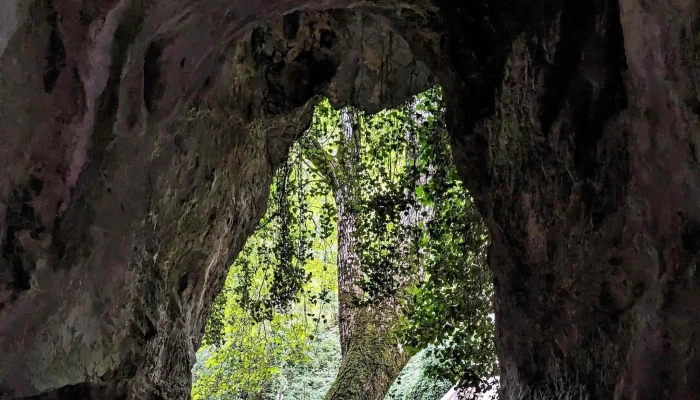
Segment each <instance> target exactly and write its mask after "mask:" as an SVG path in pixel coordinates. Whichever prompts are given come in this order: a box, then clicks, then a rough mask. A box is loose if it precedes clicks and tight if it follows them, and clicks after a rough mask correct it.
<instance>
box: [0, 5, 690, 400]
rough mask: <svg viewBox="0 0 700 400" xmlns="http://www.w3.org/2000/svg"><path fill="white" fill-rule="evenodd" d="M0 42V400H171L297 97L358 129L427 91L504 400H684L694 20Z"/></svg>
mask: <svg viewBox="0 0 700 400" xmlns="http://www.w3.org/2000/svg"><path fill="white" fill-rule="evenodd" d="M0 15H2V16H1V17H0V170H2V174H0V246H1V247H2V248H1V249H0V251H1V255H2V256H1V258H0V354H2V360H1V361H0V397H7V398H23V397H28V396H35V395H36V396H38V397H39V398H56V399H60V398H66V399H68V398H70V399H73V398H90V397H92V398H100V399H102V398H134V399H176V398H186V397H187V396H188V392H189V379H190V378H189V370H190V367H191V365H192V362H193V357H194V351H195V349H196V347H197V346H198V344H199V341H200V339H201V332H202V329H203V324H204V321H205V318H206V312H207V310H208V308H209V306H210V303H211V301H212V299H213V296H214V295H215V294H216V292H217V291H218V290H219V288H220V286H221V284H222V279H223V276H224V274H225V271H226V268H227V266H228V265H230V263H231V261H232V260H233V259H234V258H235V256H236V254H237V252H238V250H239V249H240V247H241V246H242V245H243V243H244V241H245V239H246V238H247V236H248V235H249V234H250V232H251V230H252V229H253V226H254V224H255V222H256V221H257V219H258V218H259V217H260V216H261V215H262V213H263V212H264V208H265V199H266V196H267V190H268V185H269V182H270V179H271V175H272V172H273V170H274V168H275V167H276V166H277V165H278V164H279V163H280V162H281V160H282V159H283V158H284V156H285V154H286V152H287V149H288V147H289V145H290V144H291V143H292V142H293V140H294V139H295V138H296V137H297V136H298V135H299V134H300V133H301V132H302V131H303V130H304V128H305V127H306V126H307V125H308V123H309V118H310V113H311V111H312V108H313V105H314V102H315V101H316V100H317V99H318V97H317V96H320V95H327V96H329V97H330V98H331V99H332V100H333V102H334V103H335V104H337V105H342V104H347V103H353V104H356V105H359V106H361V107H363V108H365V109H367V110H369V111H374V110H377V109H379V108H381V107H384V106H391V105H395V104H397V103H398V102H400V101H401V100H403V99H405V98H406V97H407V96H408V95H409V94H411V93H414V92H416V91H418V90H421V89H423V88H425V87H426V86H427V85H428V82H429V80H430V75H431V74H430V73H429V72H428V71H429V70H430V71H432V76H435V77H436V78H437V79H438V80H439V82H440V83H441V84H442V85H443V87H444V89H445V95H446V98H447V101H448V106H449V116H450V128H451V131H452V133H453V136H454V144H455V155H456V158H457V160H458V164H459V167H460V172H461V174H462V177H463V178H464V180H465V182H466V184H467V186H468V187H469V189H470V191H471V192H472V194H473V195H474V196H475V198H476V199H477V201H478V203H479V206H480V209H481V211H482V213H483V215H484V217H485V220H486V222H487V224H488V225H489V227H490V230H491V232H492V235H493V241H494V245H493V248H492V251H491V261H490V262H491V265H492V268H493V270H494V274H495V277H496V291H497V298H496V310H497V325H498V345H499V358H500V361H501V366H502V378H501V379H502V382H504V384H505V386H506V388H507V390H506V392H507V393H505V396H506V398H519V397H523V396H524V394H526V393H530V394H532V392H533V391H539V392H542V393H550V395H551V393H552V391H553V390H554V389H556V388H558V389H556V390H559V391H560V393H558V394H557V395H556V396H557V397H561V396H562V393H561V391H562V390H568V391H578V392H580V391H585V392H588V393H589V394H590V396H591V398H601V399H607V398H621V399H658V398H673V399H692V398H695V396H696V393H698V392H700V387H698V385H700V383H698V382H700V379H698V378H700V376H698V371H700V355H698V350H700V323H698V322H697V321H700V302H698V300H697V299H699V298H700V280H699V279H698V276H697V262H698V254H699V252H700V208H699V207H698V204H700V193H699V191H700V168H699V166H698V155H699V154H698V151H699V150H698V145H697V141H698V139H699V138H698V135H699V133H698V127H699V124H700V121H699V120H698V119H699V118H700V117H698V114H699V113H700V111H699V110H700V101H699V100H698V93H699V91H698V88H697V79H698V77H699V75H698V68H697V66H698V43H700V42H699V41H698V34H699V33H698V27H699V24H698V22H697V19H698V4H697V2H695V1H691V0H671V1H653V0H652V1H639V0H619V1H612V0H610V1H603V0H594V1H591V2H575V1H559V2H558V1H550V0H536V1H506V0H482V1H469V2H463V1H448V0H424V1H419V0H414V1H392V0H384V1H360V0H354V1H351V0H336V1H330V0H325V1H311V0H260V1H255V2H254V1H248V2H242V1H241V2H238V1H223V0H200V1H181V0H175V1H165V0H140V1H139V0H131V1H129V0H121V1H119V0H104V1H94V2H74V1H70V0H36V1H25V2H17V1H5V2H3V3H2V4H1V5H0ZM562 382H564V383H562ZM555 398H556V397H555Z"/></svg>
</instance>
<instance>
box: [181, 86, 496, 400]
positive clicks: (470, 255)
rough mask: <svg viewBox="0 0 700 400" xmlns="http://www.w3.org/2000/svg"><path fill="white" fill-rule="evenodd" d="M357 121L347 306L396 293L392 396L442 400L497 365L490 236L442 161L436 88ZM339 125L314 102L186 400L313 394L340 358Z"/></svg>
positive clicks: (449, 164) (479, 381)
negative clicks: (398, 363)
mask: <svg viewBox="0 0 700 400" xmlns="http://www.w3.org/2000/svg"><path fill="white" fill-rule="evenodd" d="M355 123H356V124H357V127H356V128H357V130H358V132H360V135H359V136H358V138H359V140H360V141H361V143H360V148H361V149H362V151H361V153H360V156H359V163H360V164H361V168H359V175H358V176H357V177H355V178H356V179H354V184H356V185H357V189H358V190H357V192H358V193H359V194H360V195H359V198H357V199H355V201H354V202H353V203H351V204H350V207H354V208H356V209H355V210H354V211H356V214H357V215H358V216H359V219H358V230H357V232H356V235H357V238H356V239H357V242H358V245H357V246H358V248H357V249H356V251H357V253H358V254H359V255H360V257H361V259H362V262H361V264H362V267H363V274H364V278H363V281H362V282H361V287H362V289H363V293H365V295H366V296H365V298H363V299H358V304H359V303H360V302H364V303H371V302H373V301H376V300H377V299H378V298H382V297H386V296H392V297H394V298H397V299H399V301H400V303H401V304H402V307H403V311H404V317H403V318H402V320H401V326H400V329H399V330H398V332H396V333H398V334H399V335H401V338H402V340H403V342H404V343H405V344H406V347H407V348H408V349H409V350H410V351H411V352H412V353H418V354H419V355H418V356H417V357H414V360H415V361H412V364H410V365H411V367H407V369H406V371H405V373H404V375H403V377H402V378H401V380H400V382H401V383H397V385H398V386H396V385H395V386H396V387H395V388H394V389H392V390H393V391H392V392H391V394H390V397H389V399H391V400H394V399H396V400H398V399H409V398H411V399H422V398H425V399H428V398H431V399H432V398H439V396H441V395H442V394H443V393H444V392H445V391H446V390H447V388H448V387H445V386H449V385H448V384H447V382H460V383H461V384H462V385H464V386H479V385H482V386H485V378H487V377H490V376H492V375H493V374H494V373H495V370H496V359H495V349H494V327H493V323H492V321H491V320H490V317H489V316H490V314H491V313H492V308H493V307H492V304H491V302H492V295H493V287H492V282H491V275H490V272H489V269H488V268H487V265H486V249H487V247H488V245H489V239H488V234H487V231H486V229H485V228H484V226H483V223H482V221H481V218H480V216H479V214H478V212H477V210H476V207H475V205H474V204H473V201H472V199H471V197H470V196H469V194H468V193H467V191H466V190H465V188H464V187H463V186H462V183H461V181H460V180H459V177H458V174H457V171H456V168H455V166H454V163H453V160H452V154H451V150H450V146H449V140H448V135H447V131H446V128H445V118H444V105H443V103H442V99H441V92H440V90H439V89H433V90H430V91H428V92H426V93H423V94H421V95H419V96H417V97H416V98H415V99H413V100H411V101H409V102H407V103H406V104H404V105H403V106H401V107H399V108H397V109H394V110H387V111H383V112H381V113H378V114H376V115H371V116H369V115H364V114H362V113H359V112H358V113H357V118H356V119H355ZM342 129H343V125H342V121H341V115H340V112H339V111H337V110H334V109H333V108H332V107H331V106H330V104H329V103H328V102H327V101H324V102H322V103H321V104H320V105H319V106H318V107H317V110H316V113H315V115H314V119H313V123H312V125H311V128H310V129H309V131H308V132H307V134H306V135H305V136H304V137H303V138H302V139H301V140H300V141H299V143H298V144H297V145H295V146H294V148H293V149H292V152H291V154H290V156H289V158H288V160H287V162H286V163H285V164H284V165H283V166H282V167H281V169H280V171H279V172H278V174H277V176H276V178H275V180H274V182H273V186H272V191H271V194H270V202H269V203H270V208H269V210H268V212H267V214H266V216H265V217H264V218H263V220H262V221H261V223H260V226H259V229H258V230H257V232H256V234H255V235H254V236H253V237H252V238H251V239H249V241H248V242H247V243H246V246H245V248H244V250H243V251H242V252H241V254H240V255H239V257H238V259H237V261H236V263H235V264H234V265H233V267H232V269H231V272H230V274H229V276H228V278H227V282H226V286H225V289H224V291H223V292H222V294H221V295H219V296H218V297H217V299H216V301H215V304H214V307H213V310H212V314H211V317H210V319H209V321H208V324H207V327H206V331H205V338H204V347H203V349H202V350H200V353H199V357H200V358H201V360H200V361H198V363H197V366H196V367H195V370H194V387H193V397H194V398H195V399H268V398H275V396H276V395H277V394H278V393H284V395H285V399H307V398H308V399H318V398H321V397H322V393H323V392H324V391H325V390H326V389H327V388H328V386H329V385H330V383H331V381H332V378H333V376H334V374H335V372H336V370H337V364H338V362H339V351H337V347H335V346H337V338H336V339H335V341H332V340H330V338H331V337H332V336H333V335H335V334H337V333H332V332H336V331H337V330H336V331H333V329H336V328H335V323H336V322H335V320H336V315H335V313H336V312H337V311H336V307H337V303H336V299H335V297H336V293H337V271H336V259H335V258H336V250H335V247H336V223H337V216H336V209H335V205H334V202H333V198H332V191H331V187H332V185H333V183H334V182H333V180H334V179H335V178H337V174H338V173H340V169H339V168H335V169H334V167H333V165H334V162H336V163H337V162H342V160H337V158H338V156H339V152H338V148H339V145H341V140H342V132H343V131H342ZM422 349H425V350H423V351H421V350H422ZM440 391H442V392H443V393H440V394H439V395H438V396H437V397H421V396H433V395H434V394H435V393H438V392H440ZM391 396H393V397H391ZM411 396H413V397H411Z"/></svg>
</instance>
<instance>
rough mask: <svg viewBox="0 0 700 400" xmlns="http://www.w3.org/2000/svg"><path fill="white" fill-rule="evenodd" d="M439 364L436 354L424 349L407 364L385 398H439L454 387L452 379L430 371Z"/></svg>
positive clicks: (400, 399)
mask: <svg viewBox="0 0 700 400" xmlns="http://www.w3.org/2000/svg"><path fill="white" fill-rule="evenodd" d="M437 364H438V360H437V359H436V358H435V356H433V355H431V354H430V353H429V352H428V350H427V349H426V350H422V351H420V352H419V353H418V354H416V355H415V356H413V357H412V358H411V360H410V361H409V362H408V364H406V367H404V369H403V371H401V374H400V375H399V376H398V378H396V381H395V382H394V384H393V385H392V387H391V389H389V393H388V394H387V396H386V397H385V398H384V400H422V399H425V400H439V399H440V398H442V396H443V395H444V394H445V393H447V391H448V390H450V388H451V387H452V383H451V382H450V381H447V380H444V379H440V378H435V377H434V375H432V374H430V373H429V372H428V371H429V370H430V369H432V368H433V367H434V366H435V365H437Z"/></svg>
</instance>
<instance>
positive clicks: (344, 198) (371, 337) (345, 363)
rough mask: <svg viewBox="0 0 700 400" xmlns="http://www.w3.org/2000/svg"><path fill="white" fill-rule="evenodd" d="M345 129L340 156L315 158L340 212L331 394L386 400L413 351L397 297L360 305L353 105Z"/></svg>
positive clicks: (317, 152)
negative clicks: (401, 332) (405, 344)
mask: <svg viewBox="0 0 700 400" xmlns="http://www.w3.org/2000/svg"><path fill="white" fill-rule="evenodd" d="M341 119H342V125H343V132H342V134H341V138H340V144H339V146H338V155H337V157H336V158H335V159H331V158H330V157H329V156H328V155H327V154H325V152H323V151H322V150H321V149H312V150H311V152H310V153H311V158H312V162H314V164H315V165H316V167H317V168H318V171H319V172H324V176H325V177H326V179H327V180H328V181H329V183H331V187H332V190H333V197H334V199H335V205H336V210H337V215H338V225H337V233H338V258H337V266H338V324H339V327H340V347H341V353H342V359H341V365H340V369H339V371H338V375H337V377H336V380H335V382H334V383H333V386H332V388H331V389H330V390H329V392H328V393H327V394H326V399H328V400H331V399H334V400H335V399H337V400H340V399H358V400H361V399H368V400H369V399H372V400H374V399H383V398H384V396H386V393H387V392H388V390H389V387H390V386H391V383H392V382H393V381H394V379H396V377H397V376H398V374H399V373H400V372H401V370H402V369H403V367H404V366H405V364H406V363H407V362H408V359H409V357H408V355H407V354H406V353H405V352H404V351H403V349H402V348H401V345H400V343H399V341H398V340H397V338H396V337H395V336H394V335H393V330H394V329H395V328H396V326H397V324H398V320H399V316H400V307H399V305H398V303H397V302H396V300H395V299H393V298H385V299H382V300H380V301H377V302H372V303H371V304H369V305H364V304H362V305H358V301H359V300H362V299H363V295H364V293H363V291H362V289H361V288H360V287H359V286H358V282H359V280H360V279H361V278H362V266H361V260H360V257H359V256H358V254H357V252H356V246H357V243H358V239H357V222H358V215H357V212H358V211H357V207H356V202H357V201H358V199H359V193H358V190H359V182H358V181H357V179H359V175H358V171H359V168H361V165H360V157H359V152H360V140H361V139H360V135H359V132H357V131H356V129H357V128H356V126H355V124H356V116H355V113H354V111H353V110H352V109H350V108H343V110H342V111H341Z"/></svg>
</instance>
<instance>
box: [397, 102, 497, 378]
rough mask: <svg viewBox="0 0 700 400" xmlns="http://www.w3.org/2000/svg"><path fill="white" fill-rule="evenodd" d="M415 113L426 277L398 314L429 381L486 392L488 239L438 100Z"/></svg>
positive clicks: (491, 366)
mask: <svg viewBox="0 0 700 400" xmlns="http://www.w3.org/2000/svg"><path fill="white" fill-rule="evenodd" d="M416 108H417V110H418V111H419V113H420V115H422V121H421V123H420V127H419V129H418V137H419V141H420V156H419V157H418V160H419V161H418V162H419V170H420V171H422V172H421V173H423V174H427V173H429V174H430V179H429V180H427V181H426V182H425V183H423V184H421V185H419V186H418V187H417V188H416V195H417V197H418V201H419V202H420V203H421V204H423V205H424V206H427V207H430V209H431V213H432V215H431V219H430V220H429V221H428V222H427V229H425V230H424V232H423V234H422V236H421V238H420V240H421V252H422V254H423V255H424V256H423V257H422V258H421V267H422V268H424V271H425V274H424V275H423V277H422V279H421V281H420V282H419V283H418V284H417V285H416V286H417V287H416V289H415V291H414V296H413V297H412V298H411V300H410V302H409V303H408V304H407V307H406V309H405V310H406V317H405V318H404V326H403V333H404V339H405V342H406V343H407V344H408V345H409V346H410V347H412V348H416V349H419V348H423V347H424V346H426V345H429V344H433V345H434V346H430V347H428V354H429V355H430V356H433V357H435V358H436V359H437V360H438V363H435V364H433V365H431V367H430V368H429V369H428V372H429V373H430V374H432V375H433V376H437V377H441V378H443V379H447V380H450V381H452V382H460V384H462V385H465V386H472V387H475V386H476V387H479V386H481V387H482V388H484V389H488V386H489V385H488V383H487V382H486V381H485V380H484V379H485V378H487V377H489V376H492V375H494V374H495V373H496V358H495V344H494V325H493V321H492V320H491V317H490V314H491V313H492V312H493V311H492V310H493V307H492V303H491V302H492V297H493V284H492V278H491V274H490V270H489V269H488V266H487V263H486V252H487V248H488V245H489V238H488V232H487V231H486V228H485V227H484V225H483V222H482V220H481V217H480V216H479V214H478V211H477V210H476V207H475V205H474V203H473V200H472V199H471V197H470V196H469V194H468V192H467V191H466V190H465V188H464V187H463V186H462V183H461V181H460V179H459V176H458V173H457V170H456V167H455V165H454V162H453V160H452V153H451V150H450V147H449V137H448V133H447V130H446V127H445V122H444V105H443V104H442V100H441V97H440V92H439V91H438V90H437V89H434V90H431V91H428V92H426V93H425V94H423V95H422V96H419V98H418V102H417V106H416Z"/></svg>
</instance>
